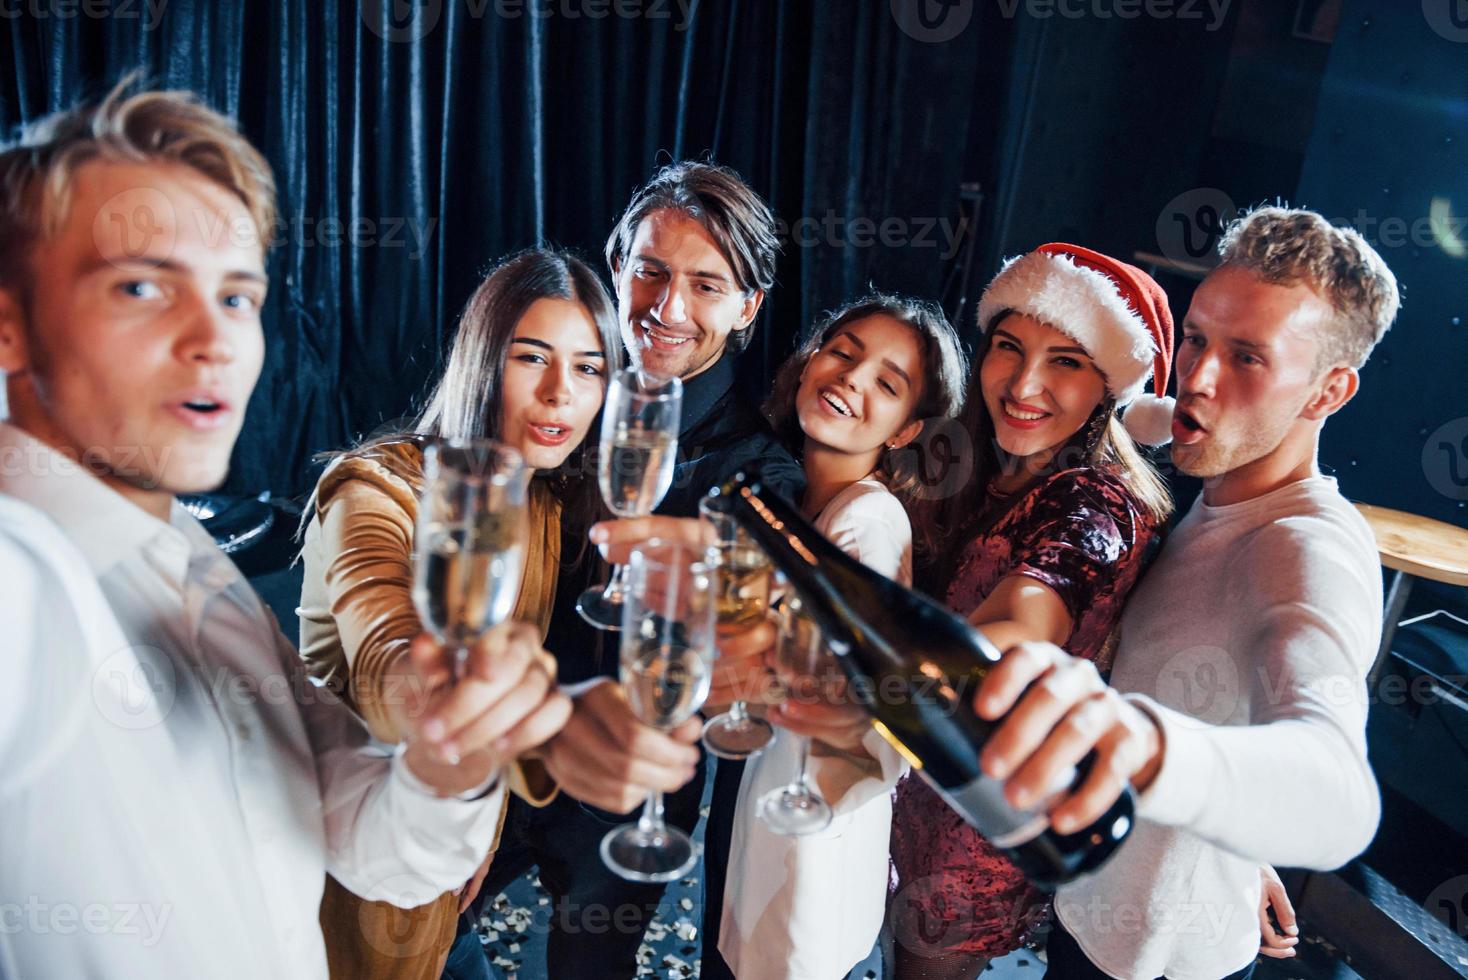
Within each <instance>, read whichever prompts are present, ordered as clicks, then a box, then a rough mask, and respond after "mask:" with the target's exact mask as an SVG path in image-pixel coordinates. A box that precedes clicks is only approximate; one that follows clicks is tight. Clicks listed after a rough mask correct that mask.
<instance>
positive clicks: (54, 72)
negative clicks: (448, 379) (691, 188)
mask: <svg viewBox="0 0 1468 980" xmlns="http://www.w3.org/2000/svg"><path fill="white" fill-rule="evenodd" d="M123 6H124V5H121V4H118V5H115V8H116V9H117V10H119V11H120V10H122V9H123ZM531 6H533V5H530V4H527V5H524V6H523V7H520V8H515V7H505V8H504V9H507V10H514V9H520V10H521V15H520V16H518V17H506V16H499V15H497V14H496V9H497V8H496V5H495V4H494V2H493V0H415V2H413V3H411V4H406V5H404V4H401V3H397V2H395V0H362V2H361V3H357V2H353V0H272V2H266V0H219V2H207V0H170V2H168V3H167V4H166V5H165V7H164V8H163V14H162V17H161V20H160V21H159V22H158V23H157V24H151V23H149V22H148V20H147V18H146V14H147V10H148V8H147V7H146V5H145V4H142V3H139V4H137V5H135V6H134V7H133V9H134V10H136V11H137V12H138V14H139V16H136V17H131V18H127V17H123V16H112V17H106V18H89V17H85V16H76V17H70V18H61V17H56V16H41V17H35V16H26V17H22V18H17V19H9V20H5V21H3V22H0V127H3V128H4V130H5V131H6V132H10V131H11V130H13V129H14V128H15V127H16V126H18V125H21V124H25V123H29V122H33V121H34V120H36V119H38V118H40V117H41V116H43V115H45V114H46V113H48V112H51V111H54V110H57V109H60V108H65V107H69V106H71V105H74V104H76V103H77V102H78V101H81V100H84V99H95V98H97V97H99V96H100V95H101V94H103V93H104V92H105V91H106V90H107V89H108V88H109V87H110V86H111V85H112V84H113V83H114V82H115V81H116V80H117V79H118V78H120V77H122V76H123V75H124V74H125V73H126V72H128V71H129V70H133V69H142V70H143V71H144V72H145V74H146V77H147V78H148V79H149V80H150V81H151V82H154V83H157V84H160V85H164V86H169V87H179V88H187V89H191V90H194V91H196V92H198V93H199V94H200V95H201V96H202V97H203V98H204V99H206V100H207V101H208V102H209V103H210V104H211V105H213V106H215V107H216V108H218V109H220V110H222V111H224V112H226V113H228V114H229V115H231V116H233V117H235V118H237V119H238V120H239V122H240V125H241V127H242V129H243V130H244V132H245V133H246V134H247V135H248V136H249V137H250V138H251V139H252V140H253V141H254V142H255V143H256V145H258V146H259V147H260V148H261V149H262V150H263V151H264V152H265V154H266V156H267V157H268V158H269V160H270V162H271V164H272V165H273V166H274V168H275V171H276V178H277V181H278V184H279V204H280V211H281V216H282V228H281V230H280V233H279V235H278V236H277V240H276V241H277V244H276V247H275V248H274V249H273V251H272V253H271V256H270V264H269V268H270V273H271V279H272V288H271V296H270V300H269V302H268V304H267V309H266V312H265V323H266V329H267V333H268V338H269V342H268V352H267V357H266V363H265V367H264V370H263V373H262V376H261V379H260V383H259V386H258V388H257V390H256V393H255V397H254V399H253V400H252V402H251V405H250V409H249V417H248V421H247V423H246V428H245V431H244V433H243V434H242V436H241V438H240V441H239V444H238V446H237V448H236V453H235V465H234V467H233V470H232V473H231V476H230V480H229V484H228V485H227V489H230V490H234V491H238V492H249V493H255V492H259V491H260V490H265V489H269V490H271V491H272V492H274V493H278V494H299V493H301V492H303V491H305V490H307V489H309V487H310V486H311V484H312V482H313V481H314V478H315V475H316V470H315V468H314V466H313V464H312V457H313V455H314V454H315V453H318V452H320V451H322V450H326V449H331V448H335V447H339V446H342V445H344V444H346V443H348V442H349V441H350V440H352V439H353V438H355V437H357V436H359V435H361V434H362V433H364V432H367V431H370V430H372V429H373V428H375V427H377V426H379V425H380V424H382V423H383V422H384V421H386V420H391V419H394V418H397V417H401V416H402V415H404V414H405V413H407V412H408V411H410V410H411V409H412V407H413V406H414V403H415V399H416V398H418V397H419V396H420V395H421V393H422V392H423V390H424V388H425V386H426V383H427V382H428V381H429V380H430V379H431V378H432V377H433V375H434V374H435V372H436V371H437V369H438V367H439V365H440V363H441V360H442V357H443V354H444V352H445V351H446V348H447V345H448V342H449V340H450V338H451V337H452V333H453V330H454V327H455V319H456V316H457V313H458V310H459V308H460V307H461V306H462V304H463V303H464V301H465V300H466V299H467V298H468V296H469V294H470V292H471V291H472V290H473V288H474V287H475V285H477V283H478V281H479V277H480V276H481V275H482V274H483V272H484V270H485V268H486V266H487V265H488V264H489V263H491V262H492V261H493V260H495V259H496V258H498V257H500V256H502V255H504V254H506V253H508V252H511V251H513V250H515V249H519V248H524V247H527V246H531V245H535V244H537V243H541V242H547V243H552V244H556V245H561V246H566V247H571V248H575V249H577V250H579V251H581V252H582V253H583V254H584V255H586V257H588V258H589V259H591V260H592V262H593V263H594V264H595V265H596V266H597V267H598V268H601V266H602V261H601V249H602V244H603V243H604V241H605V238H606V235H607V232H608V231H609V229H610V226H611V223H612V221H613V220H614V219H615V217H616V216H617V214H618V213H619V211H620V210H621V208H622V207H623V206H624V204H625V203H626V201H627V198H628V195H629V194H630V193H631V191H632V190H633V189H634V188H635V187H637V186H638V185H639V184H640V183H641V182H642V181H644V180H645V179H647V177H648V176H649V175H650V174H651V173H652V172H653V170H654V169H655V168H656V167H657V166H658V165H659V164H661V163H665V162H668V161H671V160H675V159H680V158H685V157H698V156H703V155H711V156H712V158H714V159H715V160H717V161H718V162H720V163H724V164H727V165H729V166H732V167H734V168H735V169H737V170H739V171H740V172H741V173H742V174H744V176H745V177H746V178H747V179H748V180H749V181H750V182H751V184H752V185H753V186H754V187H755V188H756V189H757V190H759V191H760V192H761V193H762V194H764V195H765V196H766V197H767V198H768V199H769V200H770V201H771V203H772V204H773V205H774V206H775V208H776V211H777V213H778V214H779V215H780V217H781V218H782V219H783V220H784V221H785V222H786V224H787V225H788V226H792V227H793V226H795V225H796V224H797V223H798V222H800V220H801V219H802V218H805V219H811V220H814V222H815V223H816V225H817V226H818V227H819V229H820V230H819V232H818V234H817V235H816V236H815V237H814V239H813V240H803V241H796V240H793V239H792V240H790V241H788V243H787V246H786V250H785V253H784V255H783V257H782V260H781V264H780V269H779V285H778V286H777V287H776V289H775V290H774V292H773V294H772V295H771V296H770V297H769V300H768V301H767V304H766V307H765V309H766V313H765V314H763V316H762V319H761V322H760V325H759V327H758V331H759V332H758V333H757V335H756V341H755V343H754V344H753V345H752V346H751V349H750V351H749V353H748V354H747V355H746V356H745V357H744V358H743V359H742V363H741V373H742V375H743V377H744V380H745V383H746V384H747V385H748V386H749V387H750V388H751V390H752V391H755V392H758V391H759V390H760V389H762V388H763V387H765V386H766V385H767V384H768V381H769V378H770V377H771V375H772V373H773V371H774V370H775V368H776V367H777V366H778V364H779V363H780V362H781V361H782V360H783V359H784V358H785V357H786V356H787V355H788V352H789V350H790V348H791V345H792V343H793V342H794V339H795V337H796V336H797V335H798V334H799V332H800V331H801V330H803V329H805V328H807V327H808V326H809V325H810V323H811V321H812V319H813V318H814V317H816V316H817V315H818V314H819V313H820V312H821V311H822V310H825V309H829V308H831V307H833V306H835V305H837V304H839V303H841V302H842V301H843V300H846V299H849V298H851V297H853V296H854V295H855V294H856V293H857V292H859V291H861V290H864V289H865V288H867V286H868V285H869V284H870V285H874V286H878V287H881V288H884V289H890V290H899V291H905V292H912V293H916V294H919V295H923V296H927V297H930V298H934V299H936V298H937V297H938V291H939V289H940V288H941V285H942V283H943V281H944V278H945V275H946V272H947V270H948V267H949V265H950V264H951V263H950V261H949V259H948V258H945V257H944V255H943V254H942V251H943V250H942V249H941V248H921V247H918V248H910V247H903V246H898V247H889V246H887V245H885V244H883V243H882V242H880V241H873V242H871V243H867V244H862V243H853V242H852V241H851V236H850V235H849V231H850V227H849V222H850V221H852V220H854V219H858V218H863V219H867V220H869V221H871V222H873V223H877V224H879V223H880V222H882V221H883V220H884V219H889V218H890V219H894V220H896V221H898V222H901V223H902V226H903V228H904V229H905V230H906V231H907V232H911V231H912V230H914V229H916V228H917V227H918V226H919V225H921V224H922V223H923V222H924V221H927V220H929V219H932V220H934V221H936V220H938V219H941V218H949V219H952V218H953V217H954V216H955V215H956V213H957V200H958V198H957V191H958V184H959V182H960V180H961V179H964V177H965V174H964V168H965V166H966V163H965V150H966V148H967V147H968V144H969V139H968V124H969V122H968V121H969V118H970V116H971V115H972V114H973V113H972V109H973V102H974V100H975V99H976V98H978V97H979V96H978V94H977V92H976V91H975V83H974V80H975V77H976V68H975V66H977V65H978V64H980V54H981V49H982V44H981V42H982V40H983V38H985V37H986V36H988V32H983V31H980V30H978V29H976V28H973V29H970V30H968V31H966V32H964V33H963V34H962V35H960V36H959V37H958V38H957V39H955V40H952V41H949V42H946V43H940V44H930V43H923V42H921V41H918V40H915V39H913V38H910V37H907V36H905V35H904V34H903V33H902V30H901V28H900V27H899V25H898V24H897V21H896V20H895V19H894V17H893V15H892V11H891V5H890V0H844V2H842V3H821V2H815V0H714V2H711V0H694V2H693V3H692V5H691V7H690V10H689V16H688V18H687V22H686V23H685V22H683V20H682V16H681V9H682V8H680V7H679V6H678V5H677V4H675V3H671V2H669V3H656V4H655V3H653V2H651V0H648V2H645V3H643V4H641V5H640V6H639V8H638V9H640V10H642V11H643V13H644V16H641V17H638V18H626V17H620V16H617V15H616V14H615V11H616V10H617V9H619V8H617V7H616V5H611V4H609V5H607V7H606V8H605V9H607V10H608V11H609V14H610V15H609V16H606V17H604V18H601V19H591V18H590V17H588V16H585V13H586V7H585V5H577V4H569V5H567V4H562V3H557V4H556V5H555V6H554V7H551V8H549V9H551V10H552V11H553V12H554V13H553V16H550V17H544V18H541V17H535V16H531V15H530V13H529V8H530V7H531ZM541 9H546V5H544V4H542V5H541ZM567 9H571V10H573V11H580V12H581V14H582V16H578V17H571V16H567V15H566V14H565V13H564V12H565V11H566V10H567ZM621 9H625V8H621ZM405 12H407V14H409V15H408V16H405ZM654 13H665V14H666V15H667V16H665V17H659V16H653V15H652V14H654ZM990 56H992V52H991V54H990ZM828 215H830V216H835V218H836V219H837V221H838V222H840V223H844V224H838V225H836V226H835V227H836V228H837V230H836V231H835V232H831V231H829V230H827V229H828V228H829V227H830V222H829V221H827V217H828ZM808 237H809V236H808Z"/></svg>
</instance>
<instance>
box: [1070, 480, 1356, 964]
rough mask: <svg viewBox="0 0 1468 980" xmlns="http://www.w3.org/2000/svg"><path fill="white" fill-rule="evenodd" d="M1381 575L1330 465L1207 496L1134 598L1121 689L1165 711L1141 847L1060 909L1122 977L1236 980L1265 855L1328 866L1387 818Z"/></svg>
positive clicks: (1124, 637) (1128, 849)
mask: <svg viewBox="0 0 1468 980" xmlns="http://www.w3.org/2000/svg"><path fill="white" fill-rule="evenodd" d="M1381 605H1382V594H1381V573H1380V569H1379V566H1378V564H1377V553H1376V544H1375V540H1374V539H1373V537H1372V533H1371V529H1370V527H1369V526H1368V525H1367V523H1366V521H1365V519H1363V518H1362V517H1361V515H1360V514H1359V513H1357V511H1356V510H1355V508H1353V507H1352V506H1351V505H1350V504H1349V503H1347V501H1346V500H1345V498H1344V497H1342V496H1341V494H1340V492H1339V491H1338V490H1337V489H1336V484H1335V480H1333V479H1331V478H1329V477H1323V476H1313V477H1309V478H1307V479H1304V480H1300V481H1299V482H1296V483H1292V484H1290V485H1288V486H1285V487H1281V488H1280V489H1278V490H1274V491H1272V492H1270V493H1268V494H1265V495H1263V496H1260V497H1256V498H1254V499H1252V500H1246V501H1243V502H1241V503H1237V504H1230V505H1227V506H1222V507H1210V506H1208V505H1207V504H1205V503H1204V502H1203V501H1202V499H1201V498H1200V499H1199V500H1198V501H1197V502H1196V503H1195V504H1194V505H1193V509H1192V510H1191V511H1190V512H1189V513H1188V515H1187V516H1186V517H1185V518H1184V519H1183V521H1182V522H1181V524H1179V526H1178V528H1177V530H1176V531H1175V532H1174V533H1173V535H1172V537H1171V538H1170V539H1169V541H1168V543H1167V546H1166V547H1165V548H1164V549H1163V550H1162V553H1161V555H1160V556H1159V557H1158V560H1157V563H1156V565H1155V566H1154V567H1153V568H1152V569H1151V570H1150V572H1148V573H1147V575H1146V576H1145V578H1144V579H1143V581H1142V582H1141V584H1140V585H1139V586H1138V587H1137V589H1136V591H1135V592H1134V593H1133V595H1132V598H1131V601H1130V603H1129V604H1128V606H1127V609H1126V612H1125V613H1124V615H1123V617H1122V623H1121V630H1122V632H1121V643H1120V646H1119V648H1118V650H1117V654H1116V663H1115V667H1114V668H1113V672H1112V676H1111V683H1112V686H1113V687H1115V688H1116V689H1117V690H1119V691H1122V692H1126V693H1128V695H1129V697H1131V698H1132V699H1133V700H1134V701H1135V702H1136V703H1138V704H1139V705H1140V706H1142V707H1143V708H1144V709H1145V710H1147V711H1149V712H1150V713H1151V714H1153V715H1154V716H1155V717H1156V718H1157V719H1158V721H1159V723H1160V725H1161V728H1162V733H1163V741H1164V746H1165V749H1164V756H1163V764H1162V769H1161V771H1160V772H1159V773H1158V775H1157V778H1156V780H1155V781H1154V782H1153V783H1152V785H1151V786H1150V787H1149V788H1148V790H1147V792H1146V793H1144V794H1143V795H1142V796H1141V799H1140V800H1139V807H1138V816H1139V818H1140V819H1139V820H1138V824H1137V827H1136V829H1135V830H1134V831H1133V833H1132V837H1131V840H1129V841H1128V842H1127V843H1126V844H1125V845H1123V847H1122V849H1121V851H1120V852H1119V853H1118V854H1117V855H1116V857H1115V858H1114V859H1113V860H1112V861H1111V862H1110V863H1109V864H1108V865H1106V866H1105V867H1104V868H1102V869H1101V871H1100V872H1098V873H1097V874H1095V875H1093V876H1091V877H1090V878H1087V879H1084V880H1082V881H1080V882H1077V883H1075V884H1073V885H1070V886H1068V887H1066V888H1063V889H1061V891H1060V893H1059V895H1058V896H1057V898H1056V912H1057V914H1058V915H1059V917H1060V920H1061V922H1063V923H1064V924H1065V928H1066V929H1067V930H1068V931H1069V932H1070V933H1071V934H1072V935H1074V936H1075V938H1076V940H1077V942H1078V943H1079V944H1080V946H1081V948H1082V949H1083V950H1084V951H1085V953H1086V955H1087V956H1088V957H1089V958H1090V959H1091V961H1092V962H1093V963H1094V964H1096V966H1098V967H1100V968H1101V969H1102V970H1103V971H1105V972H1106V973H1108V974H1110V975H1112V976H1113V977H1120V978H1131V977H1159V976H1164V975H1165V976H1167V977H1168V978H1170V980H1218V978H1219V977H1223V976H1226V975H1228V974H1229V973H1232V972H1234V971H1237V970H1240V969H1242V968H1243V967H1244V966H1245V965H1247V964H1248V963H1249V962H1251V961H1252V960H1253V959H1254V956H1255V954H1256V952H1257V950H1258V948H1259V926H1258V919H1257V916H1256V910H1257V907H1258V900H1259V871H1258V868H1259V865H1260V864H1261V863H1269V864H1275V865H1281V866H1288V867H1305V868H1316V869H1328V868H1334V867H1338V866H1339V865H1341V864H1344V863H1345V862H1347V861H1349V860H1350V859H1351V858H1353V857H1355V856H1356V855H1357V854H1358V853H1360V851H1361V850H1362V849H1363V848H1365V846H1366V845H1367V844H1368V843H1369V842H1370V840H1371V837H1372V834H1373V833H1374V832H1375V830H1376V824H1377V820H1378V818H1379V816H1380V801H1379V798H1378V796H1377V789H1376V781H1375V779H1374V778H1373V777H1372V774H1371V768H1370V766H1369V764H1368V763H1367V759H1366V736H1365V727H1366V711H1367V692H1366V680H1365V679H1366V673H1367V671H1368V670H1369V669H1370V666H1371V662H1372V659H1373V657H1374V655H1375V653H1376V647H1377V643H1378V642H1379V639H1380V633H1381Z"/></svg>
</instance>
